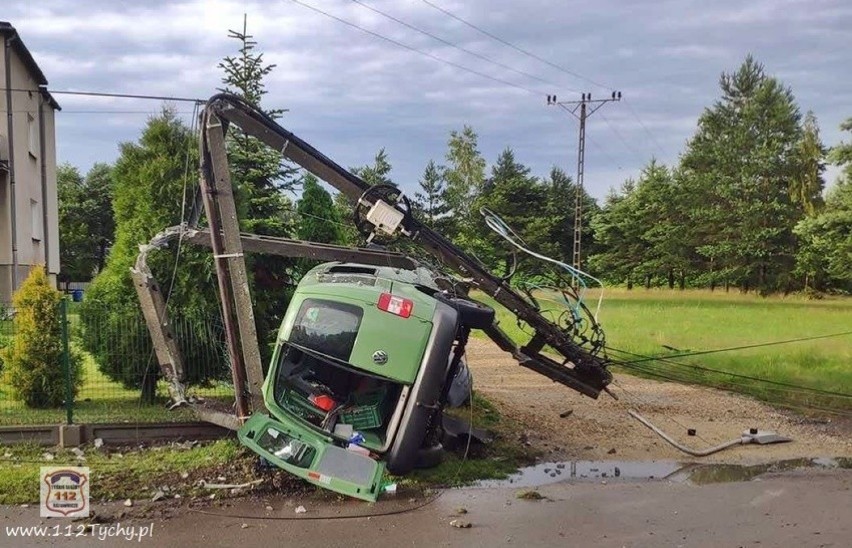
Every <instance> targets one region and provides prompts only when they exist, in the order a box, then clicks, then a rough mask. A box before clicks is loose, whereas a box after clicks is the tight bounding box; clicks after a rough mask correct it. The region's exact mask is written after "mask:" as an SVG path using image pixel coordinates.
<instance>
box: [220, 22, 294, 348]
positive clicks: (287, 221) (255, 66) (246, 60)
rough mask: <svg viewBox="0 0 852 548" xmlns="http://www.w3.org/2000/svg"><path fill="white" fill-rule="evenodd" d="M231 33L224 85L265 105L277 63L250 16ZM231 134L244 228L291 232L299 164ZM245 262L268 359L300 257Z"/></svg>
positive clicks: (238, 133) (272, 112)
mask: <svg viewBox="0 0 852 548" xmlns="http://www.w3.org/2000/svg"><path fill="white" fill-rule="evenodd" d="M228 36H229V37H230V38H232V39H234V40H236V41H237V42H238V43H239V50H238V54H237V55H233V56H228V57H225V58H224V59H223V60H222V62H221V63H219V68H220V69H221V70H222V71H223V72H224V76H223V77H222V83H223V84H224V86H225V87H224V88H222V91H226V92H229V93H234V94H236V95H238V96H240V97H242V98H243V99H245V100H246V101H248V102H250V103H252V104H253V105H255V107H257V108H261V101H262V100H263V97H264V96H265V95H266V93H267V91H266V86H265V84H264V79H265V78H266V77H267V76H268V75H269V74H270V73H271V72H272V71H273V69H274V68H275V65H274V64H266V63H265V62H264V59H263V53H259V52H257V51H256V47H257V42H255V41H254V39H253V38H254V37H253V36H252V35H251V34H249V33H248V30H247V20H246V18H245V17H244V18H243V29H242V31H234V30H232V31H229V35H228ZM264 112H265V113H266V114H267V115H269V116H271V117H272V118H273V119H278V118H280V117H281V115H282V113H283V111H282V110H280V109H271V110H264ZM226 139H227V147H228V161H229V163H230V167H231V177H232V180H233V183H234V185H235V187H236V189H237V193H236V200H237V210H238V214H239V216H240V229H241V230H243V231H245V232H252V233H256V234H263V235H267V236H279V237H290V236H292V233H293V227H292V226H291V219H292V204H291V203H290V201H289V200H288V199H287V198H286V197H285V196H284V194H283V192H284V191H290V190H293V189H294V188H295V187H296V185H297V180H296V175H297V172H298V170H297V169H296V168H294V167H292V166H290V165H288V164H286V163H284V161H283V159H282V157H281V154H280V153H278V152H277V151H275V150H272V149H270V148H269V147H267V146H266V145H265V144H263V143H262V142H260V141H259V140H258V139H256V138H254V137H250V136H248V135H245V134H244V133H242V132H241V131H240V130H239V128H237V127H235V126H230V128H229V131H228V134H227V137H226ZM246 267H247V269H248V271H249V272H250V273H251V274H252V275H251V280H250V281H251V286H252V297H253V300H254V305H255V308H254V315H255V323H256V327H257V333H258V337H259V338H260V341H259V342H260V348H261V354H262V358H263V360H264V362H265V361H267V360H268V359H269V358H270V357H271V345H270V344H264V343H269V342H271V341H274V338H275V334H276V332H277V330H278V327H279V324H280V323H281V320H282V319H283V316H284V312H285V310H286V309H287V303H288V302H289V300H290V295H291V293H292V283H291V281H292V277H291V273H292V272H291V270H292V269H293V268H294V267H295V261H294V260H292V259H288V258H285V257H275V256H271V255H258V256H253V257H247V260H246Z"/></svg>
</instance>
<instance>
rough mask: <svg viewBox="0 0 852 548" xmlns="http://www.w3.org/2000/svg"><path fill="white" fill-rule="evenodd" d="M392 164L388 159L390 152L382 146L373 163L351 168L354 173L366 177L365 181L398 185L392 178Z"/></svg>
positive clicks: (371, 183)
mask: <svg viewBox="0 0 852 548" xmlns="http://www.w3.org/2000/svg"><path fill="white" fill-rule="evenodd" d="M391 169H393V168H392V166H391V164H390V161H389V160H388V154H387V152H385V149H384V148H380V149H379V151H378V152H377V153H376V157H375V159H374V160H373V164H372V165H366V166H361V167H354V168H352V169H351V171H352V173H354V174H355V175H357V176H358V177H361V178H362V179H364V182H366V183H367V184H369V185H370V186H372V185H393V186H396V183H394V182H393V180H391V178H390V172H391Z"/></svg>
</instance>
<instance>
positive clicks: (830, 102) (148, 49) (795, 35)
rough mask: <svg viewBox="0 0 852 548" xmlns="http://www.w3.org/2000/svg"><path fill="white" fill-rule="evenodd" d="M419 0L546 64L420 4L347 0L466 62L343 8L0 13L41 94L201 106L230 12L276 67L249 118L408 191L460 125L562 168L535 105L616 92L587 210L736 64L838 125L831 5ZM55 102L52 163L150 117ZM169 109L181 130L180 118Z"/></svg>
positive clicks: (10, 5)
mask: <svg viewBox="0 0 852 548" xmlns="http://www.w3.org/2000/svg"><path fill="white" fill-rule="evenodd" d="M430 2H431V3H433V4H435V5H436V6H439V7H441V8H444V9H446V10H447V11H450V12H452V13H454V14H456V15H458V16H459V17H461V18H463V19H465V20H467V21H469V22H471V23H473V24H475V25H477V26H479V27H481V28H482V29H485V30H487V31H488V32H490V33H491V34H493V35H495V36H497V37H499V38H501V39H502V40H505V41H507V42H509V43H511V44H514V45H516V46H518V47H519V48H521V49H523V50H526V51H529V52H532V53H534V54H535V55H536V56H539V57H541V58H543V59H545V60H547V61H548V62H549V63H550V64H547V63H544V62H541V61H538V60H536V59H533V58H531V57H528V56H525V55H523V54H522V53H520V52H518V51H517V50H515V49H512V48H510V47H508V46H506V45H505V44H501V43H500V42H498V41H496V40H494V39H492V38H490V37H488V36H486V35H483V34H481V33H479V32H477V31H476V30H474V29H473V28H471V27H469V26H467V25H465V24H463V23H462V22H459V21H458V20H455V19H452V18H451V17H449V16H447V15H446V14H445V13H442V12H441V11H439V10H437V9H435V8H434V7H432V6H430V5H428V2H424V1H422V0H396V1H392V0H362V3H363V4H366V5H368V6H370V7H373V8H376V9H378V10H381V11H383V12H386V13H387V14H389V15H391V16H393V17H395V18H397V19H399V20H401V21H404V22H405V23H408V24H409V25H411V26H414V27H417V28H419V29H422V30H424V31H427V32H429V33H431V34H434V35H435V36H438V37H439V38H441V39H443V40H444V41H445V42H449V43H452V44H455V45H458V46H459V47H461V48H464V49H466V50H469V51H471V52H474V53H475V54H476V55H471V54H469V53H465V52H463V51H460V50H459V49H456V48H453V47H451V46H449V45H447V44H446V43H442V42H440V41H437V40H435V39H433V38H430V37H428V36H426V35H424V34H420V33H418V32H416V31H414V30H412V29H411V28H409V27H406V26H403V25H401V24H399V23H398V22H395V21H392V20H390V19H388V18H386V17H383V16H382V15H380V14H378V13H376V12H374V11H371V10H369V9H368V8H366V7H364V6H363V5H359V3H357V2H353V1H350V0H299V2H293V1H290V0H268V1H250V0H191V1H165V0H148V1H146V2H138V1H115V0H113V1H107V0H101V1H95V0H42V1H39V2H33V1H32V0H4V2H3V9H2V10H0V19H2V20H7V21H9V22H11V23H12V24H13V25H14V26H15V27H16V28H17V29H18V31H19V33H20V34H21V36H22V38H23V40H24V42H25V43H26V44H27V46H28V47H29V49H30V50H31V51H32V53H33V55H34V57H35V58H36V60H37V62H38V63H39V65H40V66H41V68H42V70H43V71H44V73H45V75H46V76H47V78H48V80H49V82H50V88H51V89H55V90H87V91H106V92H120V93H135V94H152V95H167V96H181V97H199V98H206V97H208V96H210V95H212V94H213V93H214V92H215V88H216V87H217V86H218V85H220V78H221V71H220V69H218V68H217V64H218V62H219V61H220V59H221V58H222V57H224V56H225V55H228V54H232V53H234V51H235V49H236V45H237V44H236V42H235V41H234V40H230V39H228V38H227V31H228V29H235V28H241V26H242V18H243V13H246V14H247V15H248V27H249V32H250V33H251V34H253V35H254V36H255V39H256V40H257V41H258V42H259V48H260V50H262V51H263V52H264V53H265V59H266V61H267V62H270V63H275V64H276V65H277V67H276V69H275V70H274V72H273V73H272V74H271V75H270V76H269V78H268V79H267V88H268V90H269V93H268V95H267V98H266V100H265V105H264V106H265V107H267V108H272V107H277V108H288V109H289V112H288V113H287V114H285V118H284V120H283V125H284V126H285V127H287V129H289V130H291V131H293V132H295V133H296V134H297V135H299V136H301V137H302V138H305V139H306V140H308V141H309V142H310V143H311V144H313V145H314V146H316V147H317V148H319V149H320V150H322V151H323V152H325V153H326V154H327V155H329V156H330V157H332V158H333V159H335V160H336V161H338V162H339V163H341V164H343V165H344V166H354V165H362V164H365V163H369V162H371V160H372V157H373V156H374V154H375V152H376V151H377V150H378V149H379V148H380V147H385V148H386V150H387V152H388V154H389V157H390V160H391V162H392V164H393V167H394V171H393V174H392V175H393V178H394V180H396V181H397V182H398V183H400V184H401V185H402V186H403V187H404V188H406V189H411V190H413V189H414V186H415V185H416V181H417V179H418V178H419V176H420V174H421V173H422V170H423V168H424V166H425V165H426V163H427V162H428V161H429V159H436V160H439V161H440V160H442V159H443V156H444V153H445V148H446V141H447V138H448V135H449V133H450V131H451V130H454V129H460V128H461V127H462V126H463V125H464V124H469V125H471V126H473V128H474V129H475V130H476V131H477V132H478V134H479V138H480V148H481V150H482V152H483V153H484V155H485V157H486V158H487V159H488V160H489V163H491V162H493V161H494V160H495V159H496V157H497V155H498V154H499V152H500V151H501V150H502V149H503V148H505V147H506V146H511V147H512V148H513V149H514V150H515V153H516V157H517V158H518V159H519V160H520V161H521V162H523V163H525V164H527V165H528V166H530V167H531V168H532V170H533V172H534V173H535V174H538V175H546V173H547V172H548V171H549V170H550V167H551V166H553V165H558V166H561V167H563V168H565V169H566V171H568V172H569V173H572V174H573V173H574V171H575V163H576V146H577V124H576V122H575V121H574V120H573V118H571V116H570V115H569V114H568V113H566V112H563V111H560V110H559V109H558V108H554V107H548V106H547V105H546V100H545V96H546V95H547V94H549V93H555V94H557V95H558V97H559V99H560V100H571V99H577V98H579V96H580V93H581V92H584V91H588V92H591V93H592V95H593V97H595V98H597V97H604V96H608V95H609V93H610V90H611V89H613V88H614V89H619V90H621V91H622V93H623V96H624V98H625V100H624V101H622V102H621V103H615V104H610V105H607V106H606V107H604V109H602V110H601V111H599V112H598V113H597V114H595V115H594V116H593V117H592V118H590V119H589V123H588V129H587V135H588V139H587V148H586V186H587V188H588V190H589V191H590V192H591V193H592V195H594V196H596V197H603V196H604V195H605V194H606V192H607V190H608V189H609V188H610V187H617V186H618V185H620V183H621V182H622V181H623V180H624V179H625V178H627V177H629V176H635V175H636V174H637V173H638V171H639V170H640V169H641V167H642V165H643V164H645V163H646V162H647V161H648V160H649V159H650V158H651V157H652V156H656V157H657V158H658V159H660V160H662V161H664V162H667V163H673V162H676V160H677V157H678V154H679V153H680V152H681V151H682V150H683V146H684V144H685V142H686V141H687V139H689V137H690V136H691V135H692V134H693V133H694V131H695V127H696V120H697V118H698V116H699V115H700V114H701V112H702V110H703V109H704V108H705V107H706V106H708V105H711V104H712V102H713V101H714V100H715V99H716V98H717V96H718V78H719V75H720V73H721V72H722V71H725V70H733V69H735V68H736V67H737V66H738V65H739V63H740V62H741V61H742V60H743V58H744V57H745V56H746V54H748V53H752V54H754V55H755V57H756V58H757V59H758V60H760V61H761V62H763V63H764V64H765V66H766V69H767V72H768V73H770V74H772V75H775V76H777V77H778V78H779V79H781V80H782V81H783V82H784V83H785V84H787V85H789V86H791V87H792V89H793V92H794V94H795V96H796V98H797V100H798V103H799V105H800V107H801V109H802V111H803V112H804V111H807V110H813V111H814V112H815V114H816V116H817V118H818V120H819V123H820V126H821V129H822V137H823V140H824V141H825V143H826V144H827V145H832V144H836V143H837V142H839V141H840V140H841V139H842V138H844V136H843V135H841V132H840V131H839V128H838V126H839V124H840V123H841V122H842V121H843V120H844V119H846V118H848V117H852V85H851V84H852V72H850V68H852V48H850V47H849V46H850V30H849V29H850V28H852V3H850V2H848V0H807V1H799V0H752V1H750V2H742V1H741V0H739V1H729V0H717V1H714V2H708V1H706V0H705V1H698V0H660V1H655V2H628V1H625V0H622V1H621V2H618V1H614V0H599V1H597V2H578V1H575V0H561V1H558V0H549V1H548V0H523V1H519V0H515V1H508V0H430ZM300 4H306V5H310V6H314V7H315V8H317V9H320V10H323V11H325V12H327V13H329V14H331V15H333V16H335V17H337V18H339V19H343V20H345V21H349V22H351V23H353V24H356V25H359V26H361V27H363V28H365V29H368V30H369V31H370V32H372V33H375V34H379V35H381V36H384V37H386V38H388V39H390V40H393V41H396V42H398V43H401V44H404V45H405V46H408V48H412V49H416V50H419V51H421V52H425V53H426V54H428V55H423V54H420V53H416V52H414V51H411V49H406V48H405V47H402V46H400V45H397V44H393V43H391V42H389V41H386V40H382V39H380V38H378V37H376V36H374V35H371V34H367V33H365V32H362V31H360V30H357V29H355V28H352V27H350V26H347V25H345V24H344V23H341V22H340V21H338V20H335V19H333V18H330V17H328V16H325V15H322V14H320V13H317V12H316V11H313V10H311V9H309V8H307V7H305V6H304V5H300ZM434 57H438V58H440V59H443V60H445V61H447V62H449V63H452V64H455V65H461V66H463V67H467V68H469V69H472V70H473V71H476V72H479V73H480V74H474V73H472V72H468V71H465V70H462V69H460V68H458V67H457V66H452V65H450V64H446V63H442V62H439V61H436V60H435V59H434ZM483 57H485V58H487V59H490V60H492V61H494V63H490V62H487V61H485V60H484V59H483ZM501 65H502V66H501ZM553 65H556V66H553ZM507 67H509V68H507ZM557 67H560V68H561V69H564V70H560V68H557ZM510 69H514V70H510ZM483 75H485V76H483ZM575 75H580V76H582V77H583V78H585V79H582V78H578V77H577V76H575ZM486 76H487V77H486ZM489 77H490V78H489ZM501 81H502V82H501ZM504 82H505V83H504ZM592 82H594V83H592ZM510 84H511V85H510ZM601 85H602V86H601ZM57 99H58V100H59V102H60V103H61V104H62V107H63V111H62V112H61V113H59V115H58V117H57V119H58V122H57V139H58V155H59V161H67V162H70V163H72V164H75V165H77V166H79V167H81V168H82V169H84V170H85V169H87V168H88V167H89V166H91V164H92V163H93V162H96V161H112V160H114V159H115V158H116V156H117V154H118V146H117V144H118V143H119V142H121V141H128V140H134V139H136V138H137V137H138V135H139V132H140V130H141V128H142V127H143V126H144V124H145V121H146V118H147V116H149V115H150V114H151V113H153V112H156V111H157V110H158V109H159V104H158V103H156V102H151V101H141V100H126V99H108V98H91V97H76V96H67V95H58V96H57ZM177 108H178V110H179V111H180V112H181V113H182V116H184V117H185V118H186V119H187V120H189V118H190V117H191V111H192V105H191V104H179V105H178V106H177ZM836 173H837V171H836V170H834V169H831V170H829V173H828V177H829V178H830V179H833V178H834V177H835V175H836Z"/></svg>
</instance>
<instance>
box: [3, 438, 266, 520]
mask: <svg viewBox="0 0 852 548" xmlns="http://www.w3.org/2000/svg"><path fill="white" fill-rule="evenodd" d="M119 449H120V451H117V450H116V448H110V449H109V450H106V449H101V450H98V449H95V448H93V447H91V446H88V447H86V448H85V455H84V457H85V459H86V460H85V461H81V460H79V459H78V458H77V456H76V455H74V454H72V453H71V452H70V451H69V450H67V449H57V448H44V447H38V446H35V445H28V444H18V445H13V446H8V447H5V448H4V454H3V456H2V458H0V485H2V489H0V504H21V503H33V502H37V501H38V496H39V490H38V489H39V488H38V482H39V480H38V477H39V469H40V467H41V466H61V465H63V464H68V465H72V466H73V465H77V466H88V467H89V468H90V469H91V472H92V482H91V493H90V494H91V496H92V499H93V500H96V501H101V500H115V499H126V498H131V499H142V498H149V499H150V497H151V496H152V495H153V490H156V489H158V488H159V487H160V486H162V485H168V486H171V492H170V494H169V498H172V497H173V493H178V494H181V495H182V496H187V495H196V494H204V495H205V496H206V495H207V494H209V493H210V491H206V492H205V491H204V490H202V489H200V488H199V487H198V485H197V480H198V479H206V480H207V481H213V482H215V481H216V478H217V476H218V475H220V474H223V473H225V474H226V475H227V476H228V478H227V479H228V481H234V480H237V481H242V480H243V478H244V477H245V476H246V472H245V470H244V469H245V468H249V469H250V467H251V465H252V462H253V460H252V459H251V457H250V456H249V455H248V452H247V451H246V450H245V449H244V448H242V447H240V445H239V444H238V443H237V442H236V441H235V440H230V439H228V440H219V441H215V442H211V443H205V444H198V445H196V446H194V447H190V448H182V447H177V446H168V445H166V446H158V447H151V448H146V449H138V448H134V449H131V450H127V449H124V448H119ZM45 452H48V453H50V454H51V455H53V457H54V458H53V460H51V461H47V460H45V459H44V458H43V456H42V455H43V454H44V453H45Z"/></svg>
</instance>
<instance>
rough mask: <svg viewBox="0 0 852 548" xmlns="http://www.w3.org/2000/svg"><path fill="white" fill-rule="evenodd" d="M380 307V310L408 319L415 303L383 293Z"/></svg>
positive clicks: (380, 297)
mask: <svg viewBox="0 0 852 548" xmlns="http://www.w3.org/2000/svg"><path fill="white" fill-rule="evenodd" d="M378 307H379V310H384V311H385V312H390V313H391V314H396V315H397V316H399V317H401V318H407V317H409V316H411V311H412V310H413V309H414V301H411V300H409V299H403V298H402V297H397V296H396V295H391V294H390V293H382V294H381V295H380V296H379V303H378Z"/></svg>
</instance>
